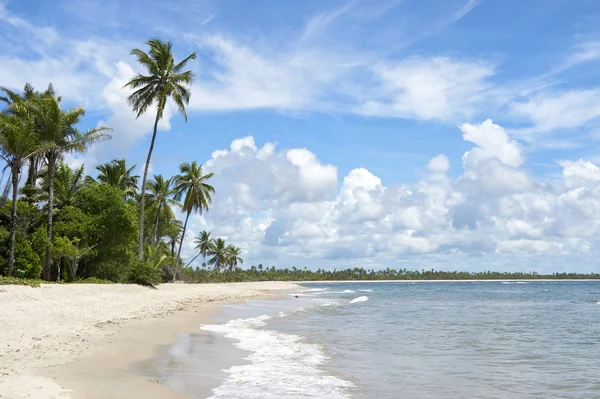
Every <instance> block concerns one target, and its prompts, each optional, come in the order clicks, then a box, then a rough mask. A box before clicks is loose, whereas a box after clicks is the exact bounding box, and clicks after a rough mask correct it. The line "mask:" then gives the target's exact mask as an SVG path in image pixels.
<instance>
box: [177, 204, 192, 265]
mask: <svg viewBox="0 0 600 399" xmlns="http://www.w3.org/2000/svg"><path fill="white" fill-rule="evenodd" d="M191 213H192V211H190V210H188V212H187V215H185V223H184V224H183V230H182V232H181V241H180V242H179V250H178V251H177V258H176V259H175V266H178V265H179V258H180V257H181V247H183V239H184V238H185V230H186V228H187V224H188V219H189V218H190V214H191ZM175 270H177V269H175Z"/></svg>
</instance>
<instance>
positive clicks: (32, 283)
mask: <svg viewBox="0 0 600 399" xmlns="http://www.w3.org/2000/svg"><path fill="white" fill-rule="evenodd" d="M0 284H2V285H26V286H29V287H34V288H35V287H39V286H40V284H46V281H44V280H40V279H39V278H37V279H31V278H17V277H3V276H0Z"/></svg>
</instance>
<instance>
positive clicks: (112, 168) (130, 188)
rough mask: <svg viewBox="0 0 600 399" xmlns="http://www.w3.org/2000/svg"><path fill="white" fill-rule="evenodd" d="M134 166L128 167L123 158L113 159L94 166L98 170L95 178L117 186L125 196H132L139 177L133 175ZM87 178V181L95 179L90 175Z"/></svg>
mask: <svg viewBox="0 0 600 399" xmlns="http://www.w3.org/2000/svg"><path fill="white" fill-rule="evenodd" d="M135 166H136V165H133V166H132V167H130V168H128V167H127V162H126V161H125V160H124V159H113V160H112V161H110V162H107V163H105V164H102V165H99V166H97V167H96V170H97V171H98V177H97V178H96V179H97V180H98V182H100V183H103V184H108V185H109V186H113V187H117V188H119V189H120V190H121V191H123V192H124V193H125V198H127V197H134V196H135V193H136V191H137V188H138V186H137V181H138V179H139V178H140V177H139V176H137V175H133V170H134V169H135ZM87 180H88V181H89V182H92V181H96V180H94V178H92V177H91V176H88V178H87Z"/></svg>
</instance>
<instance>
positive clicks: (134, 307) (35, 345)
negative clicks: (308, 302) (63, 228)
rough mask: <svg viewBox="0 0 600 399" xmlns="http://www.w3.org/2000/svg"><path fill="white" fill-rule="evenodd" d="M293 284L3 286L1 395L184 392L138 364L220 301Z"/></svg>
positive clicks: (41, 398) (58, 398)
mask: <svg viewBox="0 0 600 399" xmlns="http://www.w3.org/2000/svg"><path fill="white" fill-rule="evenodd" d="M297 287H298V286H296V285H295V284H292V283H286V282H260V283H236V284H204V285H191V284H190V285H187V284H162V285H160V286H159V289H158V290H153V289H150V288H145V287H141V286H136V285H92V284H82V285H75V284H70V285H54V284H50V285H42V286H41V287H39V288H31V287H24V286H0V309H1V311H0V398H2V399H21V398H35V399H67V398H73V399H78V398H82V399H100V398H133V397H143V398H147V399H162V398H165V399H171V398H181V397H182V396H181V395H177V394H176V393H174V392H172V391H171V390H170V389H168V388H167V387H164V386H161V385H158V384H156V383H152V382H150V381H149V380H148V379H147V378H144V377H143V376H141V375H139V374H137V373H136V372H134V371H133V368H132V364H134V363H135V362H136V361H140V360H143V359H147V358H149V357H152V356H153V355H154V353H155V352H154V351H155V350H156V348H157V345H164V344H168V343H170V342H173V340H174V334H175V333H177V332H192V331H197V330H198V329H199V325H200V324H201V323H205V322H207V321H209V320H210V316H211V315H212V313H213V312H214V311H215V310H216V309H217V306H216V304H215V303H218V302H229V301H239V300H244V299H249V298H269V297H276V296H277V291H282V290H292V289H295V288H297Z"/></svg>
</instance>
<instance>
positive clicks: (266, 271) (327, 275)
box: [184, 265, 600, 283]
mask: <svg viewBox="0 0 600 399" xmlns="http://www.w3.org/2000/svg"><path fill="white" fill-rule="evenodd" d="M184 279H185V281H186V282H190V283H204V282H228V281H342V280H357V281H360V280H365V281H366V280H542V279H550V280H552V279H555V280H560V279H567V280H576V279H600V274H598V273H590V274H581V273H552V274H538V273H536V272H528V273H520V272H513V273H508V272H492V271H486V272H465V271H442V270H433V269H431V270H425V269H423V270H421V271H419V270H406V269H389V268H387V269H383V270H373V269H370V270H367V269H363V268H360V267H355V268H349V269H344V270H337V269H334V270H323V269H318V270H316V271H313V270H309V269H307V268H304V269H298V268H296V267H292V268H291V269H289V268H285V269H277V268H275V267H274V266H271V267H265V266H263V265H258V266H251V267H250V268H249V269H242V268H239V267H236V268H234V269H232V270H225V271H221V272H215V271H213V270H210V269H207V268H205V267H204V268H200V267H196V268H195V269H193V268H185V269H184Z"/></svg>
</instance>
